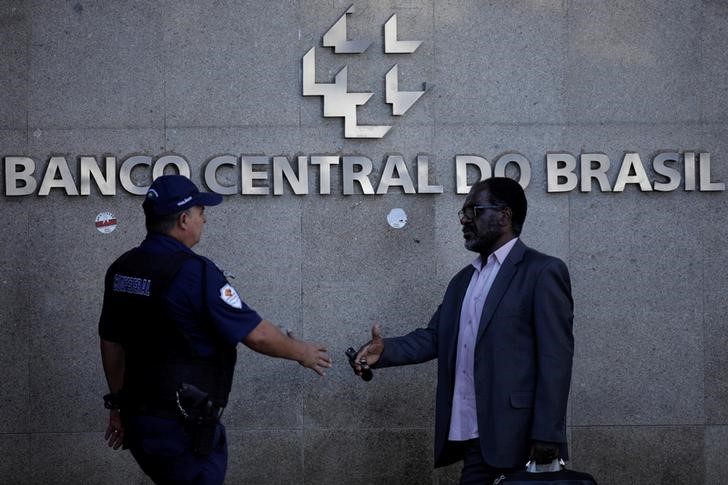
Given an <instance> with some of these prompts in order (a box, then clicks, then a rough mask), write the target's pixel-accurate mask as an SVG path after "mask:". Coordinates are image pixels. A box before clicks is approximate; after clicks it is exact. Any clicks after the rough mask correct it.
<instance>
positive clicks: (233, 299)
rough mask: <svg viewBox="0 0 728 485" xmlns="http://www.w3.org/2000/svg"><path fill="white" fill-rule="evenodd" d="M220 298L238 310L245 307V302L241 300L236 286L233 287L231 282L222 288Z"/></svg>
mask: <svg viewBox="0 0 728 485" xmlns="http://www.w3.org/2000/svg"><path fill="white" fill-rule="evenodd" d="M220 299H221V300H222V301H224V302H225V303H227V304H228V305H230V306H231V307H233V308H237V309H238V310H239V309H241V308H243V303H242V302H241V301H240V297H239V296H238V292H237V291H235V288H233V287H232V286H230V285H229V284H226V285H225V286H223V287H222V288H220Z"/></svg>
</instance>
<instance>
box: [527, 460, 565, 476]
mask: <svg viewBox="0 0 728 485" xmlns="http://www.w3.org/2000/svg"><path fill="white" fill-rule="evenodd" d="M564 465H566V463H564V460H562V459H561V458H555V459H554V460H553V461H552V462H551V463H540V464H537V463H536V460H528V463H526V471H527V472H528V473H544V472H558V471H560V470H561V469H562V468H563V467H564Z"/></svg>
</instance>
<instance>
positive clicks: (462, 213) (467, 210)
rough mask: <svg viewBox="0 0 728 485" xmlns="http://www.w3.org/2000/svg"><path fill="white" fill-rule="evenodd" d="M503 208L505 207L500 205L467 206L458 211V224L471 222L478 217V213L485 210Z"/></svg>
mask: <svg viewBox="0 0 728 485" xmlns="http://www.w3.org/2000/svg"><path fill="white" fill-rule="evenodd" d="M504 207H505V206H502V205H469V206H467V207H463V208H462V209H460V210H459V211H458V217H459V218H460V222H463V221H465V220H466V219H468V220H471V221H472V220H473V219H475V218H476V217H478V211H484V210H486V209H503V208H504Z"/></svg>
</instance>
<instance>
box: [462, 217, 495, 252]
mask: <svg viewBox="0 0 728 485" xmlns="http://www.w3.org/2000/svg"><path fill="white" fill-rule="evenodd" d="M502 235H503V228H502V227H501V226H500V224H498V223H497V222H496V221H492V222H490V223H488V225H487V226H485V227H481V229H480V231H479V230H478V227H477V226H476V225H475V223H473V222H471V223H469V224H466V225H464V226H463V237H464V238H465V249H467V250H468V251H473V252H476V253H481V254H483V253H487V252H490V250H491V248H492V247H493V245H494V244H495V242H496V241H497V240H498V239H499V238H500V237H501V236H502Z"/></svg>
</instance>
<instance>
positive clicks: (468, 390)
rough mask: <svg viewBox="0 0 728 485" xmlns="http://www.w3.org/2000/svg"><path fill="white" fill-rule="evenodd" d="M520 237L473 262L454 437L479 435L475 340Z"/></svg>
mask: <svg viewBox="0 0 728 485" xmlns="http://www.w3.org/2000/svg"><path fill="white" fill-rule="evenodd" d="M517 240H518V238H513V239H511V240H510V241H508V242H507V243H505V244H504V245H503V246H501V247H500V248H498V249H497V250H496V251H495V252H494V253H492V254H491V255H490V256H488V260H487V261H486V264H485V266H483V261H482V258H481V257H480V256H478V257H477V258H475V261H473V262H472V265H473V267H474V268H475V272H474V273H473V276H472V278H471V279H470V284H469V285H468V289H467V291H466V292H465V298H464V300H463V307H462V309H461V310H460V329H459V332H458V347H457V356H456V360H457V362H456V363H455V390H454V391H453V396H452V415H451V417H450V433H449V435H448V439H450V440H451V441H466V440H469V439H473V438H477V437H478V436H479V434H478V415H477V411H476V410H477V407H476V404H475V380H474V378H473V372H474V364H475V340H476V337H477V335H478V327H480V317H481V315H482V314H483V305H484V303H485V299H486V297H487V296H488V292H489V291H490V287H491V286H492V285H493V281H494V280H495V277H496V275H498V271H499V270H500V267H501V265H502V264H503V261H505V259H506V257H507V256H508V253H510V252H511V248H513V245H514V244H516V241H517Z"/></svg>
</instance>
